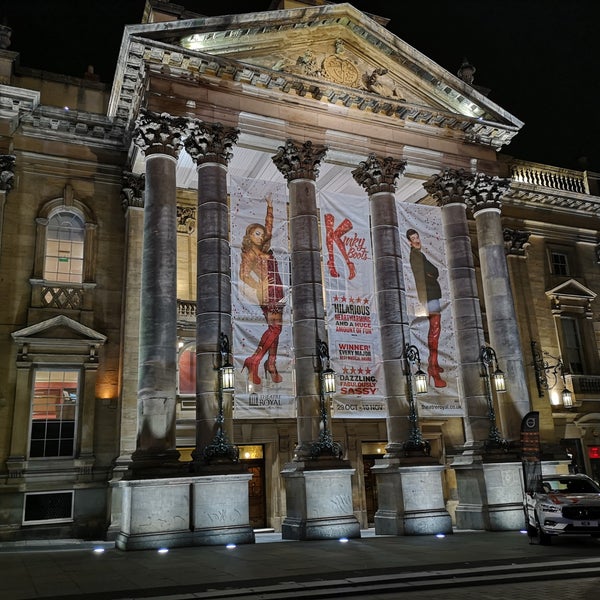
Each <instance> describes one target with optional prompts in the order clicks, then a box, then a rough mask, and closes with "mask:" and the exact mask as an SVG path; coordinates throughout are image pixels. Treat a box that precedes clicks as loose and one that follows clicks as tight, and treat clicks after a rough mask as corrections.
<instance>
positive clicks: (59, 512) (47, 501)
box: [23, 491, 73, 525]
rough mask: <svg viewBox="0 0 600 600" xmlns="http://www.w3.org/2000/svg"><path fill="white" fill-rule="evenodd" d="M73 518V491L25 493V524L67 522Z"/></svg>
mask: <svg viewBox="0 0 600 600" xmlns="http://www.w3.org/2000/svg"><path fill="white" fill-rule="evenodd" d="M72 520H73V492H72V491H67V492H32V493H28V494H25V504H24V506H23V525H37V524H40V523H65V522H69V521H72Z"/></svg>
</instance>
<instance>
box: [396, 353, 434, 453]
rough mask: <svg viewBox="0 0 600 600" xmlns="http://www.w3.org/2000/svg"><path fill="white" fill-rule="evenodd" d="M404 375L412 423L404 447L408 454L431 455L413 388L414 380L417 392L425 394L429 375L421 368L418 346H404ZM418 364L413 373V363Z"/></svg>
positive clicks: (409, 416) (410, 421) (409, 418)
mask: <svg viewBox="0 0 600 600" xmlns="http://www.w3.org/2000/svg"><path fill="white" fill-rule="evenodd" d="M403 358H404V376H405V377H406V396H407V398H408V420H409V423H410V434H409V438H408V440H407V441H406V442H404V444H403V445H402V448H403V450H404V452H405V453H406V454H410V453H415V452H418V453H419V454H424V455H425V456H429V455H430V454H431V446H430V444H429V442H428V441H427V440H425V439H423V434H422V433H421V428H420V427H419V414H418V412H417V406H416V403H415V395H414V390H413V382H414V386H415V389H416V391H417V394H425V393H426V392H427V375H426V374H425V373H424V372H423V371H422V370H421V357H420V356H419V350H418V348H417V347H416V346H413V345H411V344H406V346H405V347H404V353H403ZM415 364H416V365H417V370H416V371H415V373H414V374H413V365H415Z"/></svg>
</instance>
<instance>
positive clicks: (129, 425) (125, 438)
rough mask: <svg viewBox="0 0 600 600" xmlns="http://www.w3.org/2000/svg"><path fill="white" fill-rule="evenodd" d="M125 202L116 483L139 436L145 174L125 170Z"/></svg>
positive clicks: (113, 525) (117, 523)
mask: <svg viewBox="0 0 600 600" xmlns="http://www.w3.org/2000/svg"><path fill="white" fill-rule="evenodd" d="M121 205H122V206H123V211H124V213H125V257H124V261H125V278H124V281H125V290H124V294H123V315H122V319H121V322H122V330H121V347H122V349H123V351H122V353H121V373H122V375H121V401H120V403H119V409H120V414H119V427H120V435H119V444H120V446H119V456H118V457H117V460H116V461H115V467H114V469H113V473H112V482H111V483H113V484H114V482H116V481H119V480H120V479H122V478H123V477H126V476H127V472H128V469H129V467H130V465H131V456H132V455H133V453H134V451H135V448H136V439H137V389H138V372H139V365H138V362H139V348H138V342H139V337H140V320H139V314H140V290H141V281H142V277H141V275H142V274H141V271H140V267H139V266H140V265H141V264H142V243H143V235H144V175H135V174H133V173H130V172H125V173H123V188H122V190H121ZM121 491H122V490H121V488H120V487H119V486H116V485H111V503H110V508H111V519H110V526H109V528H108V532H107V538H108V539H114V538H115V537H116V535H117V534H118V533H119V530H120V527H121V519H122V498H121Z"/></svg>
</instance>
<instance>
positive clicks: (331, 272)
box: [318, 192, 387, 419]
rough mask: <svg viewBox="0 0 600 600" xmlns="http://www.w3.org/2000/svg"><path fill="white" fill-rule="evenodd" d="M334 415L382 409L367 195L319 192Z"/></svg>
mask: <svg viewBox="0 0 600 600" xmlns="http://www.w3.org/2000/svg"><path fill="white" fill-rule="evenodd" d="M318 201H319V207H320V215H321V234H322V248H323V259H322V260H323V272H324V286H325V301H326V324H327V333H328V338H329V353H330V356H331V362H332V368H333V369H334V370H335V372H336V374H337V393H336V394H335V395H334V397H333V405H332V408H333V414H332V416H333V418H336V417H337V418H345V419H348V418H360V419H366V418H382V417H385V416H386V415H387V405H386V402H385V386H384V381H383V367H382V357H381V345H380V341H379V340H380V334H379V320H378V318H377V310H376V306H375V295H374V289H375V282H374V276H373V253H372V249H371V235H370V229H369V203H368V202H369V201H368V199H367V197H366V196H365V197H357V196H347V195H343V194H334V193H323V192H321V193H320V194H319V198H318Z"/></svg>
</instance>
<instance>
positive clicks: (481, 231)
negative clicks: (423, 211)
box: [468, 173, 531, 442]
mask: <svg viewBox="0 0 600 600" xmlns="http://www.w3.org/2000/svg"><path fill="white" fill-rule="evenodd" d="M509 184H510V181H509V180H508V179H501V178H499V177H492V176H489V175H486V174H483V173H478V174H477V175H476V176H475V178H474V179H473V182H472V183H471V185H470V186H469V192H470V197H469V199H468V205H469V207H470V208H471V210H472V211H473V215H474V217H475V223H476V227H477V241H478V245H479V259H480V264H481V280H482V284H483V294H484V298H485V307H486V318H487V324H488V330H489V336H490V345H491V346H492V348H494V350H495V352H496V355H497V357H498V362H499V365H500V368H501V369H502V370H503V371H505V374H506V392H505V393H504V394H500V395H499V398H498V403H499V416H500V430H501V431H502V433H503V435H504V437H505V438H506V439H507V440H509V441H513V442H515V441H516V442H518V441H519V437H520V428H521V420H522V419H523V417H524V416H525V415H526V414H527V413H528V412H529V411H530V410H531V403H530V399H529V390H528V388H527V376H526V373H525V365H524V364H523V349H522V345H521V336H520V335H519V327H518V323H517V317H516V312H515V306H514V301H513V296H512V290H511V287H510V279H509V276H508V266H507V262H506V255H505V250H504V234H503V230H502V220H501V217H500V209H501V203H502V196H503V195H504V194H505V193H506V190H507V189H508V186H509Z"/></svg>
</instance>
